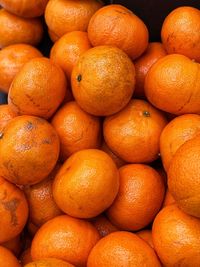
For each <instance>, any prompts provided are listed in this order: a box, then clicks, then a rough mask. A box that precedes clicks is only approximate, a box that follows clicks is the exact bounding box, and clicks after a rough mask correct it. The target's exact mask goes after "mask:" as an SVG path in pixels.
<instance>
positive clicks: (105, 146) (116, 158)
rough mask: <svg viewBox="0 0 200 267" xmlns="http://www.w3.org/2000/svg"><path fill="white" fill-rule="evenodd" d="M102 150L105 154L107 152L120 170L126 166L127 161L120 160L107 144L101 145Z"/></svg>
mask: <svg viewBox="0 0 200 267" xmlns="http://www.w3.org/2000/svg"><path fill="white" fill-rule="evenodd" d="M101 150H103V151H104V152H106V153H107V154H108V155H109V156H110V157H111V158H112V159H113V161H114V162H115V164H116V165H117V167H118V168H120V167H122V166H123V165H125V164H126V162H125V161H123V160H122V159H120V158H119V157H118V156H117V155H115V154H114V153H113V152H112V150H111V149H110V148H109V147H108V146H107V145H106V143H105V142H103V143H102V145H101Z"/></svg>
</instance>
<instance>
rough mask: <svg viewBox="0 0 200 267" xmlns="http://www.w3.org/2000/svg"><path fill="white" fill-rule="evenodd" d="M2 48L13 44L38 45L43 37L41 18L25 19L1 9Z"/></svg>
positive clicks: (0, 40) (0, 43)
mask: <svg viewBox="0 0 200 267" xmlns="http://www.w3.org/2000/svg"><path fill="white" fill-rule="evenodd" d="M0 25H1V27H0V48H2V47H5V46H8V45H12V44H19V43H24V44H30V45H37V44H38V43H39V42H40V41H41V39H42V35H43V25H42V22H41V20H40V18H33V19H25V18H21V17H18V16H16V15H14V14H11V13H9V12H8V11H6V10H5V9H3V8H2V9H0Z"/></svg>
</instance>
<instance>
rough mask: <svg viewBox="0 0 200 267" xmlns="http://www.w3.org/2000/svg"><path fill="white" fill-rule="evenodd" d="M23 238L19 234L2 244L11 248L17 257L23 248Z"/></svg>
mask: <svg viewBox="0 0 200 267" xmlns="http://www.w3.org/2000/svg"><path fill="white" fill-rule="evenodd" d="M22 245H23V244H22V240H21V236H20V235H17V236H16V237H14V238H12V239H10V240H8V241H6V242H4V243H1V246H3V247H5V248H7V249H9V250H10V251H11V252H12V253H13V254H14V255H15V256H16V257H18V256H19V254H20V252H21V249H22Z"/></svg>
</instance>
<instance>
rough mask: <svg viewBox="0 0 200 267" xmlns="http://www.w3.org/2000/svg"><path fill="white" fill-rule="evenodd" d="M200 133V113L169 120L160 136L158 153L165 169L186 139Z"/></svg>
mask: <svg viewBox="0 0 200 267" xmlns="http://www.w3.org/2000/svg"><path fill="white" fill-rule="evenodd" d="M199 133H200V115H197V114H186V115H182V116H179V117H176V118H175V119H173V120H171V121H170V122H169V123H168V124H167V126H166V127H165V128H164V130H163V131H162V134H161V136H160V154H161V158H162V162H163V166H164V168H165V170H166V171H167V170H168V169H169V166H170V163H171V161H172V159H173V156H174V154H175V153H176V151H177V150H178V148H179V147H180V146H181V145H183V144H184V143H185V142H186V141H187V140H189V139H192V138H193V137H195V136H196V135H198V134H199Z"/></svg>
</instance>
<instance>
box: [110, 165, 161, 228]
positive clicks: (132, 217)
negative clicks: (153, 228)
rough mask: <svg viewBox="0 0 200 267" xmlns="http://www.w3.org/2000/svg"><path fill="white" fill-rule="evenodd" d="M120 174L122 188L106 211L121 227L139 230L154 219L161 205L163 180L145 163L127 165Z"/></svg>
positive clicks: (113, 221) (112, 220) (120, 170)
mask: <svg viewBox="0 0 200 267" xmlns="http://www.w3.org/2000/svg"><path fill="white" fill-rule="evenodd" d="M119 174H120V187H119V192H118V195H117V197H116V199H115V201H114V202H113V204H112V205H111V207H110V208H109V209H108V211H107V215H108V218H109V219H110V220H111V222H112V223H113V224H114V225H116V226H118V227H119V228H120V229H123V230H129V231H136V230H140V229H142V228H144V227H145V226H147V225H148V224H149V223H151V222H152V221H153V219H154V217H155V216H156V214H157V213H158V211H159V209H160V208H161V206H162V201H163V198H164V192H165V187H164V182H163V180H162V177H161V176H160V175H159V174H158V173H157V172H156V171H155V170H154V169H153V168H151V167H150V166H147V165H143V164H129V165H124V166H123V167H121V168H120V169H119ZM152 192H153V193H152Z"/></svg>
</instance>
